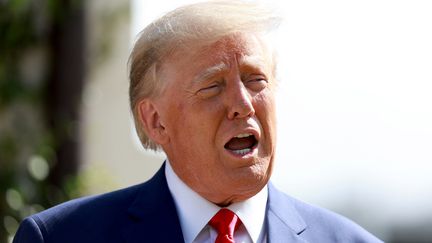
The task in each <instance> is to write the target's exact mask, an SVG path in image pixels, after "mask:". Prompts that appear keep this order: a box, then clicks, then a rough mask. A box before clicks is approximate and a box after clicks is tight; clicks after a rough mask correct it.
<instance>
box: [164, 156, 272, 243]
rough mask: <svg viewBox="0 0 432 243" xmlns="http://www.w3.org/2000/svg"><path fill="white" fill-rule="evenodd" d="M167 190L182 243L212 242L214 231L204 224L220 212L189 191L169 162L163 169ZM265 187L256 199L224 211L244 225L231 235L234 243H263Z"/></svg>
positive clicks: (264, 240)
mask: <svg viewBox="0 0 432 243" xmlns="http://www.w3.org/2000/svg"><path fill="white" fill-rule="evenodd" d="M165 175H166V178H167V183H168V188H169V190H170V192H171V194H172V196H173V198H174V202H175V205H176V209H177V213H178V216H179V219H180V225H181V228H182V232H183V237H184V240H185V243H213V242H215V239H216V237H217V232H216V231H215V230H214V229H213V228H212V227H211V226H209V225H208V224H207V223H208V222H209V220H210V219H211V218H212V217H213V216H214V215H215V214H216V213H217V212H218V211H219V210H220V209H221V208H220V207H219V206H217V205H215V204H213V203H211V202H210V201H208V200H206V199H205V198H203V197H201V196H200V195H199V194H198V193H196V192H195V191H193V190H192V189H191V188H189V187H188V186H187V185H186V184H185V183H184V182H183V181H182V180H181V179H180V178H179V177H178V176H177V175H176V173H175V172H174V170H173V169H172V167H171V165H170V163H169V161H168V160H167V163H166V166H165ZM267 196H268V192H267V186H265V187H264V188H263V189H262V190H261V191H260V192H259V193H258V194H256V195H255V196H253V197H251V198H249V199H247V200H245V201H243V202H238V203H233V204H231V205H229V206H228V207H227V208H228V209H230V210H231V211H233V212H234V213H235V214H236V215H237V216H238V217H239V218H240V220H241V221H242V223H243V224H241V225H240V227H239V228H238V229H237V230H236V232H235V233H234V239H235V242H236V243H265V242H266V238H267V237H266V232H265V227H264V219H265V213H266V205H267Z"/></svg>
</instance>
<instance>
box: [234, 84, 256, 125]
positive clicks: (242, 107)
mask: <svg viewBox="0 0 432 243" xmlns="http://www.w3.org/2000/svg"><path fill="white" fill-rule="evenodd" d="M227 96H228V97H227V108H228V119H230V120H232V119H240V118H245V117H251V116H253V115H255V109H254V107H253V104H252V96H251V94H250V93H249V91H248V90H247V88H246V87H245V86H244V84H243V82H242V81H241V80H239V82H235V84H233V85H232V87H231V89H230V91H228V92H227Z"/></svg>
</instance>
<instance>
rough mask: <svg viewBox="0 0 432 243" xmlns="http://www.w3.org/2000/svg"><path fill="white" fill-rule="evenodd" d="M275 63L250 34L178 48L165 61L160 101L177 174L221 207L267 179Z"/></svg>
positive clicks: (166, 148)
mask: <svg viewBox="0 0 432 243" xmlns="http://www.w3.org/2000/svg"><path fill="white" fill-rule="evenodd" d="M272 70H273V63H272V58H271V55H270V52H269V51H268V50H267V48H266V45H265V44H264V43H263V41H262V40H261V39H260V38H258V37H257V36H255V35H252V34H241V35H240V34H238V35H234V36H229V37H225V38H223V39H221V40H219V41H218V42H216V43H214V44H212V45H211V46H209V47H203V48H200V49H199V50H197V51H193V52H190V51H188V52H186V51H181V52H179V53H177V54H176V55H175V56H173V57H171V58H170V59H169V60H168V61H167V62H165V63H164V64H163V66H162V72H161V79H162V80H163V81H165V82H167V83H166V86H165V90H164V91H163V94H162V95H161V96H160V97H159V98H158V99H157V101H156V103H157V108H158V110H159V113H160V119H161V123H162V124H163V126H164V128H165V131H166V134H167V136H168V137H169V142H167V143H166V144H162V147H163V148H164V151H165V152H166V153H167V155H168V158H169V159H170V161H171V163H172V167H173V169H174V170H175V172H176V173H177V174H178V176H179V177H180V178H181V179H182V180H183V181H184V182H186V184H188V185H189V186H190V187H191V188H192V189H194V190H195V191H197V192H198V193H199V194H201V195H202V196H204V197H205V198H207V199H208V200H210V201H212V202H214V203H218V204H229V203H232V202H235V201H240V200H244V199H246V198H249V197H251V196H253V195H255V194H256V193H258V192H259V191H260V190H261V189H262V187H264V186H265V184H266V183H267V181H268V180H269V177H270V174H271V168H272V161H273V157H274V152H275V140H276V138H275V135H276V134H275V104H274V88H275V83H274V82H275V80H274V79H273V72H272Z"/></svg>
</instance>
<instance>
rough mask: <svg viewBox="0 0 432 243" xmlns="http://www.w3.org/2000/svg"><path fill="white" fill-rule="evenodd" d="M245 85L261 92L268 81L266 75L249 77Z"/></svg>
mask: <svg viewBox="0 0 432 243" xmlns="http://www.w3.org/2000/svg"><path fill="white" fill-rule="evenodd" d="M245 85H246V87H247V88H248V89H250V90H252V91H255V92H259V91H261V90H263V89H265V88H266V87H267V85H268V81H267V79H265V78H264V77H249V78H248V80H247V81H246V82H245Z"/></svg>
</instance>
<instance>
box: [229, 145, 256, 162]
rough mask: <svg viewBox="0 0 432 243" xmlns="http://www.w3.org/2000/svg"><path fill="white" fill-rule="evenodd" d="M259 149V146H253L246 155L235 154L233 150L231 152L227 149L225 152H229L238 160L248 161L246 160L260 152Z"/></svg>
mask: <svg viewBox="0 0 432 243" xmlns="http://www.w3.org/2000/svg"><path fill="white" fill-rule="evenodd" d="M257 147H258V146H257V145H255V146H253V147H252V148H251V149H250V150H249V151H247V152H246V153H236V152H234V151H233V150H229V149H225V150H226V151H228V153H229V154H231V155H233V156H234V157H236V158H243V159H246V158H249V157H252V156H254V155H255V154H256V153H257V152H258V149H257Z"/></svg>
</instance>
